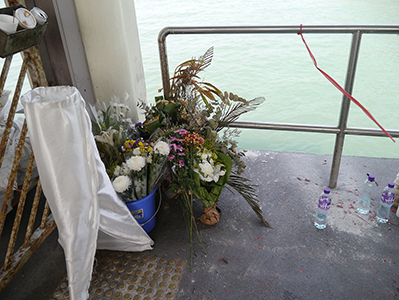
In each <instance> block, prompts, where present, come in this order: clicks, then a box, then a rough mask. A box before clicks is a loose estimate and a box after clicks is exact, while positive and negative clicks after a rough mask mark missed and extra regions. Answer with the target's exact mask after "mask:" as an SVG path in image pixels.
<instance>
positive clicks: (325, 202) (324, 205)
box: [319, 195, 331, 210]
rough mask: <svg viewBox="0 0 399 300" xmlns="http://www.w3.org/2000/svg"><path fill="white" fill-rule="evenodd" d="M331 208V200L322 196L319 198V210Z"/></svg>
mask: <svg viewBox="0 0 399 300" xmlns="http://www.w3.org/2000/svg"><path fill="white" fill-rule="evenodd" d="M330 206H331V198H329V197H328V196H326V195H321V196H320V198H319V208H320V209H323V210H328V209H329V208H330Z"/></svg>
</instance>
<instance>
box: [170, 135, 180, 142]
mask: <svg viewBox="0 0 399 300" xmlns="http://www.w3.org/2000/svg"><path fill="white" fill-rule="evenodd" d="M170 141H171V142H174V141H177V142H183V140H182V139H178V138H177V137H175V136H172V137H171V138H170Z"/></svg>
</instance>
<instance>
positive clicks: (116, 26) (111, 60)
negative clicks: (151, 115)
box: [62, 0, 147, 121]
mask: <svg viewBox="0 0 399 300" xmlns="http://www.w3.org/2000/svg"><path fill="white" fill-rule="evenodd" d="M62 1H65V0H62ZM74 1H75V7H76V14H77V18H78V22H79V28H80V32H81V36H82V40H83V45H84V49H85V53H86V58H87V63H88V67H89V72H90V77H91V81H92V85H93V91H94V95H95V97H96V99H98V100H100V101H105V102H108V101H109V100H110V99H111V97H112V96H117V97H119V98H121V99H123V98H124V95H125V93H128V94H129V95H130V97H129V100H128V101H129V103H128V104H129V106H130V108H131V110H130V117H132V118H133V119H134V120H135V121H137V120H139V117H138V113H137V109H136V103H137V100H138V99H141V100H144V101H146V100H147V96H146V89H145V79H144V70H143V64H142V58H141V51H140V43H139V36H138V30H137V22H136V14H135V7H134V1H133V0H113V1H107V0H85V1H81V0H74ZM140 119H141V118H140Z"/></svg>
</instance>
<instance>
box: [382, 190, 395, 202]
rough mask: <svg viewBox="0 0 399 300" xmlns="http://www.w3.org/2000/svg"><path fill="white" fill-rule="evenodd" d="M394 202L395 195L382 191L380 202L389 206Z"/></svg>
mask: <svg viewBox="0 0 399 300" xmlns="http://www.w3.org/2000/svg"><path fill="white" fill-rule="evenodd" d="M393 200H395V194H394V193H392V192H390V191H383V192H382V196H381V202H384V203H386V204H388V205H391V204H392V203H393Z"/></svg>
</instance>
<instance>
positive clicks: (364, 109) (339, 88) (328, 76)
mask: <svg viewBox="0 0 399 300" xmlns="http://www.w3.org/2000/svg"><path fill="white" fill-rule="evenodd" d="M302 33H303V31H302V24H301V26H300V29H299V32H298V35H300V36H301V38H302V41H303V43H304V44H305V46H306V49H307V50H308V52H309V55H310V58H311V59H312V60H313V64H314V66H315V67H316V69H317V70H319V71H320V73H321V74H323V75H324V77H325V78H327V80H328V81H330V82H331V83H332V84H333V85H334V86H335V87H336V88H337V89H338V90H339V91H340V92H341V93H343V94H344V95H345V96H346V97H348V98H349V99H351V100H352V102H353V103H355V104H356V105H357V106H359V107H360V108H361V110H363V112H364V113H365V114H366V115H367V116H368V117H369V118H370V119H371V120H372V121H373V122H374V123H375V124H377V126H378V127H380V128H381V130H382V131H383V132H384V133H385V134H386V135H387V136H388V137H390V138H391V140H392V141H393V142H394V143H395V140H394V139H393V138H392V136H391V135H390V134H389V133H388V132H387V131H386V130H385V129H384V128H383V127H382V126H381V125H380V124H379V123H378V122H377V120H376V119H375V118H374V117H373V115H372V114H371V113H370V112H369V111H368V110H367V109H366V108H365V107H364V106H363V105H361V104H360V102H359V101H357V100H356V99H355V98H354V97H352V95H350V94H349V93H348V92H347V91H345V90H344V89H343V88H342V87H341V86H340V85H339V84H338V82H336V81H335V80H334V79H333V78H332V77H331V76H330V75H328V74H327V73H326V72H324V71H323V70H322V69H320V68H319V67H318V66H317V61H316V58H315V57H314V56H313V54H312V51H310V49H309V46H308V44H307V43H306V41H305V38H304V37H303V34H302Z"/></svg>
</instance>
